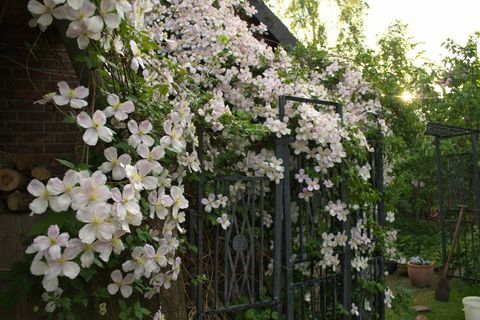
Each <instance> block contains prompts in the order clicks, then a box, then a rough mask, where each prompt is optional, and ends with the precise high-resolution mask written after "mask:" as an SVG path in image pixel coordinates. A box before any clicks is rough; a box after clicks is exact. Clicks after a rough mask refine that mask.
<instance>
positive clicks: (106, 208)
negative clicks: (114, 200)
mask: <svg viewBox="0 0 480 320" xmlns="http://www.w3.org/2000/svg"><path fill="white" fill-rule="evenodd" d="M111 210H112V209H111V207H110V205H108V204H106V203H99V204H94V205H92V206H89V207H86V208H80V209H79V210H78V211H77V215H76V217H77V220H79V221H80V222H83V223H86V225H84V226H83V227H82V229H80V231H79V232H78V236H79V238H80V239H81V240H82V241H83V242H84V243H93V242H94V241H95V239H100V240H102V241H108V240H110V239H112V236H113V234H114V233H115V231H116V228H115V226H114V225H113V224H112V223H111V222H110V212H111Z"/></svg>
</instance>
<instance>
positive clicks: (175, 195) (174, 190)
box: [170, 186, 188, 214]
mask: <svg viewBox="0 0 480 320" xmlns="http://www.w3.org/2000/svg"><path fill="white" fill-rule="evenodd" d="M170 196H171V197H172V199H173V209H172V214H176V213H178V210H179V209H186V208H188V200H187V199H186V198H185V197H184V196H183V189H182V188H180V187H178V186H173V187H171V188H170Z"/></svg>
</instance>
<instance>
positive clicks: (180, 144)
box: [160, 120, 185, 152]
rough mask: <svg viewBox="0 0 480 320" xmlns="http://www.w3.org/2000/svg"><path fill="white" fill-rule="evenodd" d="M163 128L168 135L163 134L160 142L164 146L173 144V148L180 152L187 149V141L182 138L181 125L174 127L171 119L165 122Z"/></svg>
mask: <svg viewBox="0 0 480 320" xmlns="http://www.w3.org/2000/svg"><path fill="white" fill-rule="evenodd" d="M163 129H164V130H165V133H166V134H167V135H166V136H163V137H162V139H161V140H160V143H161V144H162V146H164V147H168V146H172V148H173V149H175V150H176V151H178V152H180V151H182V150H184V149H185V141H184V140H183V139H182V135H183V129H182V127H180V126H178V125H177V126H175V127H173V123H172V121H171V120H166V121H165V122H164V123H163Z"/></svg>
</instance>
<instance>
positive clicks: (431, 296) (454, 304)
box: [386, 274, 480, 320]
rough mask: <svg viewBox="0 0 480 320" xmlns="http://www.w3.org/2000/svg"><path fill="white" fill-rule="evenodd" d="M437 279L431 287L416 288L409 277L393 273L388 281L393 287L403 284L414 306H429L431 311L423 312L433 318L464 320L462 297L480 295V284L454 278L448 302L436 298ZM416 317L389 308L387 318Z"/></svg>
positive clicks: (435, 319)
mask: <svg viewBox="0 0 480 320" xmlns="http://www.w3.org/2000/svg"><path fill="white" fill-rule="evenodd" d="M435 281H436V279H434V283H433V284H432V286H431V287H429V288H415V287H413V286H412V285H411V283H410V280H409V279H408V277H400V276H398V275H397V274H393V275H390V276H388V277H387V283H388V284H389V285H390V286H391V287H392V289H393V288H395V287H397V286H402V287H404V288H406V289H407V290H408V291H410V293H411V295H412V299H413V305H414V306H428V307H430V308H431V309H432V311H431V312H426V313H422V314H423V315H425V316H427V317H428V319H431V320H462V319H464V313H463V303H462V299H463V297H466V296H480V285H478V284H477V285H475V284H471V283H470V284H469V283H467V282H464V281H462V280H458V279H453V280H452V281H451V282H450V286H451V288H452V290H451V291H450V299H449V301H448V302H439V301H436V300H435ZM410 319H415V316H412V315H400V314H398V313H394V312H393V311H392V310H388V311H387V314H386V320H410Z"/></svg>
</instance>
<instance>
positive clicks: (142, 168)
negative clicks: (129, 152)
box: [125, 161, 157, 191]
mask: <svg viewBox="0 0 480 320" xmlns="http://www.w3.org/2000/svg"><path fill="white" fill-rule="evenodd" d="M152 169H153V166H152V165H151V164H150V163H148V162H141V161H139V162H138V163H137V164H136V165H135V166H131V165H127V166H126V167H125V171H126V173H127V177H128V179H129V180H130V184H131V185H132V186H133V187H134V188H135V190H138V191H140V190H143V189H146V190H153V189H155V188H156V187H157V179H156V178H155V177H153V176H149V175H148V174H149V173H150V172H151V171H152Z"/></svg>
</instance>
